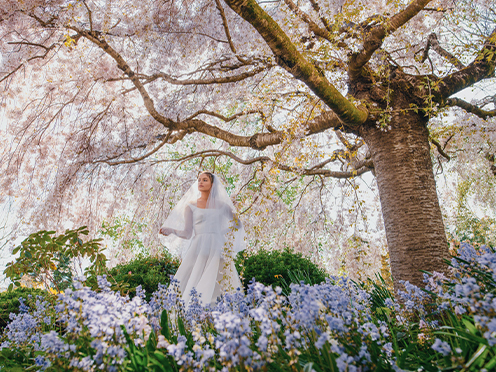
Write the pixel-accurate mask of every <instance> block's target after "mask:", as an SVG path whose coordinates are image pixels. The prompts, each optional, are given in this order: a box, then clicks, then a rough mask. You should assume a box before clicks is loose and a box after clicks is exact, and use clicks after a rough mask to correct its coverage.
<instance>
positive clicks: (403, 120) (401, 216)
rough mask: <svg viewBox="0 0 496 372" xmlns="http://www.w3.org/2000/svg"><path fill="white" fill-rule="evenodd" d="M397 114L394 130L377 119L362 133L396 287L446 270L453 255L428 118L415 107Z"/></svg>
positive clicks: (392, 125)
mask: <svg viewBox="0 0 496 372" xmlns="http://www.w3.org/2000/svg"><path fill="white" fill-rule="evenodd" d="M405 101H406V100H405ZM405 101H404V102H403V103H405ZM394 112H396V113H395V114H393V116H392V117H391V129H390V130H388V131H386V132H384V131H382V130H380V129H379V128H378V127H377V126H376V125H375V123H373V124H369V125H364V126H363V127H362V129H361V130H360V135H361V136H362V137H363V138H364V140H365V142H366V143H367V145H368V146H369V149H370V151H371V155H372V160H373V162H374V168H375V174H376V179H377V184H378V188H379V194H380V200H381V206H382V215H383V218H384V224H385V229H386V237H387V242H388V249H389V252H390V260H391V272H392V276H393V279H394V285H395V290H397V289H399V288H400V287H401V285H400V283H399V281H400V280H405V281H409V282H410V283H413V284H415V285H417V286H422V287H423V286H424V285H425V284H424V283H423V273H421V272H420V270H426V271H429V272H433V271H437V272H443V271H445V270H446V268H447V266H446V264H445V262H444V259H446V258H448V256H449V254H448V244H447V240H446V234H445V231H444V224H443V218H442V215H441V209H440V207H439V202H438V197H437V192H436V184H435V180H434V174H433V171H432V161H431V156H430V146H429V132H428V130H427V128H426V122H425V120H424V118H422V117H421V114H415V113H414V112H412V111H409V112H407V113H405V111H403V112H401V111H399V110H395V111H394Z"/></svg>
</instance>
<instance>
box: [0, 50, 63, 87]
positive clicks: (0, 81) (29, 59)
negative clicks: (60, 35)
mask: <svg viewBox="0 0 496 372" xmlns="http://www.w3.org/2000/svg"><path fill="white" fill-rule="evenodd" d="M8 44H16V45H29V46H36V47H39V48H42V49H44V50H45V52H44V53H43V54H37V55H35V56H32V57H30V58H28V59H27V60H26V62H31V61H33V60H35V59H45V58H46V57H47V56H48V53H50V51H51V50H52V49H54V48H55V47H56V46H58V44H57V43H53V44H52V45H50V46H49V47H46V46H44V45H41V44H34V43H28V42H16V43H14V42H11V43H8ZM23 66H24V64H23V63H21V64H19V65H18V66H17V67H16V68H14V69H13V70H12V71H10V72H9V73H7V74H5V75H4V76H3V77H2V78H1V79H0V83H2V82H3V81H5V80H7V79H8V78H9V77H10V76H13V75H14V74H15V73H16V72H17V71H18V70H20V69H21V67H23Z"/></svg>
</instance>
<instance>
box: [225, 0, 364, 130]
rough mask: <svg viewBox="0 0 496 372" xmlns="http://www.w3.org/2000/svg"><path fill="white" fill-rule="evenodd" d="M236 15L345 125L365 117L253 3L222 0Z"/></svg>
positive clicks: (361, 109) (254, 0) (362, 119)
mask: <svg viewBox="0 0 496 372" xmlns="http://www.w3.org/2000/svg"><path fill="white" fill-rule="evenodd" d="M225 2H226V3H227V4H228V5H229V6H230V7H231V9H233V10H234V11H235V12H236V13H237V14H239V15H240V16H241V17H243V18H244V19H245V20H246V21H247V22H248V23H250V24H251V25H252V26H253V27H254V28H255V29H256V30H257V31H258V33H259V34H260V36H262V38H263V39H264V40H265V42H266V43H267V45H268V46H269V47H270V49H271V50H272V53H273V54H274V55H275V56H276V61H277V63H278V64H279V66H281V67H283V68H284V69H286V71H288V72H289V73H290V74H291V75H293V76H294V77H295V78H296V79H298V80H301V81H302V82H303V83H305V84H306V85H307V87H308V88H310V90H312V91H313V92H314V93H315V94H316V95H317V97H319V98H320V99H321V100H322V101H323V102H324V103H325V104H326V105H327V106H328V107H330V108H331V109H332V110H333V111H334V112H335V113H336V114H337V115H338V116H339V117H340V118H341V120H342V121H344V122H345V123H346V124H348V125H350V126H359V125H360V124H362V123H364V122H365V121H366V120H367V117H368V111H367V109H366V108H364V107H361V106H360V107H359V108H357V107H355V106H354V105H353V104H352V103H351V102H350V101H348V99H346V98H345V97H344V96H343V95H342V94H341V93H340V92H339V91H338V90H337V89H336V87H334V86H333V85H332V84H330V83H329V82H328V81H327V79H326V78H325V76H323V75H322V74H321V73H320V71H319V70H318V69H317V68H316V67H315V66H314V65H313V64H312V63H310V62H309V61H307V60H306V59H305V58H304V57H303V56H302V55H301V54H300V53H299V52H298V50H297V49H296V47H295V45H294V44H293V43H292V42H291V40H290V39H289V37H288V36H287V35H286V34H285V33H284V31H283V30H282V29H281V28H280V27H279V25H278V24H277V23H276V22H275V21H274V20H273V19H272V18H271V17H270V16H269V15H268V14H267V13H266V12H265V11H264V10H263V9H262V8H261V7H260V6H259V5H258V4H257V2H256V0H225Z"/></svg>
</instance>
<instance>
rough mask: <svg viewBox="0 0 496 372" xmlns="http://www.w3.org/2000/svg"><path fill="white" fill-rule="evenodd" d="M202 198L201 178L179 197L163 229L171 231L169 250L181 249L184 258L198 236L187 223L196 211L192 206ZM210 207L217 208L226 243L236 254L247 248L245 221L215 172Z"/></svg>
mask: <svg viewBox="0 0 496 372" xmlns="http://www.w3.org/2000/svg"><path fill="white" fill-rule="evenodd" d="M199 197H200V191H198V180H196V181H195V182H193V184H192V185H191V187H190V188H189V190H188V191H187V192H186V194H184V196H183V197H182V198H181V200H179V202H178V203H177V205H176V206H175V207H174V209H173V210H172V211H171V213H170V214H169V216H168V217H167V219H166V220H165V222H164V224H163V226H162V228H165V229H166V230H168V231H169V232H170V233H171V234H170V235H169V236H167V237H166V238H165V239H166V244H167V246H168V248H169V249H171V250H173V251H175V252H177V253H178V254H180V255H181V256H182V257H184V256H185V254H186V251H187V248H188V247H189V245H190V242H191V240H192V239H193V237H194V232H192V233H191V232H190V231H191V226H187V224H188V220H189V221H191V218H188V215H190V214H191V213H192V211H191V208H190V205H194V206H196V201H197V199H198V198H199ZM206 209H216V210H218V212H219V213H216V214H215V216H216V218H218V219H219V221H217V223H218V227H219V230H218V231H220V232H221V234H222V235H224V238H225V239H226V243H227V244H226V246H228V247H229V248H230V250H231V251H232V253H233V254H236V253H238V252H240V251H242V250H244V249H245V247H246V244H245V241H244V238H245V230H244V228H243V225H242V224H241V222H240V220H239V218H238V216H237V214H236V209H235V208H234V205H233V203H232V201H231V198H229V195H227V191H226V188H225V187H224V185H223V184H222V181H221V180H220V178H219V177H217V176H215V175H213V183H212V188H211V189H210V194H209V196H208V200H207V206H206Z"/></svg>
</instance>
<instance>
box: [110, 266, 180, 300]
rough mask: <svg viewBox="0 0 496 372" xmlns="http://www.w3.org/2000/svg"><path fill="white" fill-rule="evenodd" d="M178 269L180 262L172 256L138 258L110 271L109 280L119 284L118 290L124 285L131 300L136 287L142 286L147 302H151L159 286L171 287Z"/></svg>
mask: <svg viewBox="0 0 496 372" xmlns="http://www.w3.org/2000/svg"><path fill="white" fill-rule="evenodd" d="M178 267H179V262H178V261H177V260H176V259H174V258H173V257H172V256H164V257H138V258H136V259H134V260H132V261H130V262H128V263H126V264H122V265H117V266H115V267H114V268H112V269H110V270H109V274H110V278H109V279H110V281H111V282H112V279H113V280H114V281H115V282H117V283H118V288H119V287H121V288H122V287H123V286H122V284H123V283H124V284H125V287H126V288H128V290H127V291H128V294H129V296H130V297H131V298H132V297H134V296H135V295H136V287H137V286H139V285H141V287H142V288H143V289H144V290H145V291H146V300H147V301H150V298H151V296H152V293H153V292H155V291H156V290H157V289H158V284H159V283H160V284H163V285H169V283H170V276H171V275H174V274H175V273H176V271H177V268H178Z"/></svg>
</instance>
